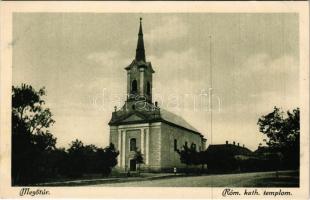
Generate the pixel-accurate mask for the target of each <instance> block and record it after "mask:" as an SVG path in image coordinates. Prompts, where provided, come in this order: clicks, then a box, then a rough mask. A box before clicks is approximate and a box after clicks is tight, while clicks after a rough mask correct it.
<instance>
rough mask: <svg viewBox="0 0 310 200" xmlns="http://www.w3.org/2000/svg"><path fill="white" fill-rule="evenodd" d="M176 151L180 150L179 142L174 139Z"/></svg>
mask: <svg viewBox="0 0 310 200" xmlns="http://www.w3.org/2000/svg"><path fill="white" fill-rule="evenodd" d="M174 150H175V151H177V150H178V141H177V140H176V139H174Z"/></svg>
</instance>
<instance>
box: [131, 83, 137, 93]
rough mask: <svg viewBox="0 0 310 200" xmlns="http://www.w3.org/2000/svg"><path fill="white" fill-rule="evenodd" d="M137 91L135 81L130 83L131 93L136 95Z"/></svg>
mask: <svg viewBox="0 0 310 200" xmlns="http://www.w3.org/2000/svg"><path fill="white" fill-rule="evenodd" d="M137 90H138V84H137V80H133V81H132V83H131V92H133V93H137Z"/></svg>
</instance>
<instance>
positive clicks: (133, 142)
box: [130, 138, 136, 151]
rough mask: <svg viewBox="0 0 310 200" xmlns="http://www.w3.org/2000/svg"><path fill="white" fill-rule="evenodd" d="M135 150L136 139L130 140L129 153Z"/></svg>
mask: <svg viewBox="0 0 310 200" xmlns="http://www.w3.org/2000/svg"><path fill="white" fill-rule="evenodd" d="M135 150H136V138H131V139H130V151H135Z"/></svg>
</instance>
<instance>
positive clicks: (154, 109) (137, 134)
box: [109, 18, 206, 171]
mask: <svg viewBox="0 0 310 200" xmlns="http://www.w3.org/2000/svg"><path fill="white" fill-rule="evenodd" d="M141 20H142V19H141V18H140V27H139V33H138V42H137V49H136V56H135V59H134V60H133V61H132V62H131V64H130V65H128V66H127V67H126V68H125V70H126V72H127V100H126V101H125V103H124V105H123V107H121V108H120V109H119V110H115V111H114V112H113V113H112V118H111V120H110V122H109V126H110V143H113V144H114V145H115V147H116V149H117V150H118V151H119V156H118V164H117V169H118V170H119V171H129V170H130V171H136V170H137V163H136V161H135V159H134V156H135V153H136V151H137V150H139V151H140V152H141V153H142V156H143V164H141V170H144V171H171V170H172V169H173V168H174V167H176V168H183V167H185V165H184V164H182V163H181V162H180V157H179V154H178V153H177V149H181V148H182V147H183V145H185V144H187V145H188V146H190V145H194V146H195V147H196V149H197V150H198V151H199V150H204V149H205V145H206V144H205V143H206V139H205V138H204V137H203V135H202V134H201V133H199V132H198V131H197V130H196V129H195V128H194V127H192V126H191V125H190V124H189V123H187V122H186V121H185V120H184V119H183V118H182V117H180V116H177V115H175V114H173V113H171V112H169V111H167V110H165V109H162V108H160V107H159V106H158V105H157V102H155V103H153V100H152V87H153V79H152V77H153V74H154V73H155V71H154V69H153V67H152V64H151V62H147V60H146V57H145V49H144V41H143V31H142V22H141Z"/></svg>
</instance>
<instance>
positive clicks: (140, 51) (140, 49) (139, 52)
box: [136, 17, 145, 61]
mask: <svg viewBox="0 0 310 200" xmlns="http://www.w3.org/2000/svg"><path fill="white" fill-rule="evenodd" d="M141 60H143V61H145V51H144V42H143V32H142V18H141V17H140V27H139V34H138V44H137V49H136V61H141Z"/></svg>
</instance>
